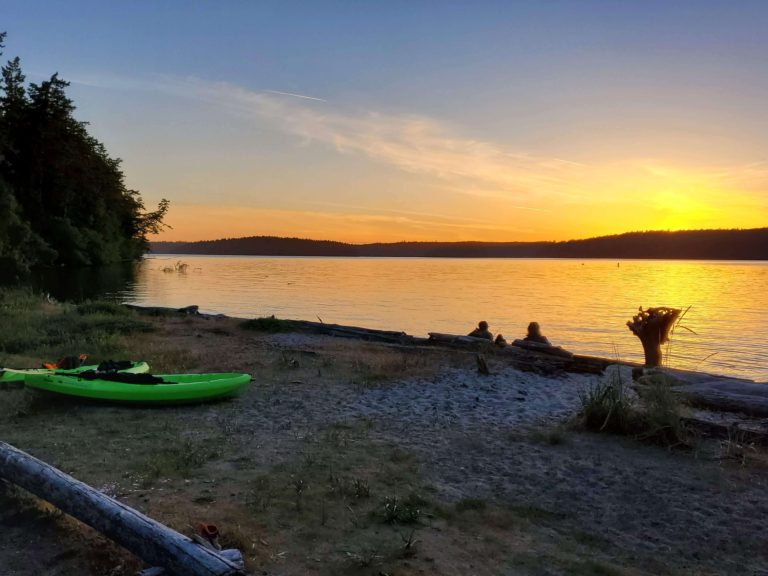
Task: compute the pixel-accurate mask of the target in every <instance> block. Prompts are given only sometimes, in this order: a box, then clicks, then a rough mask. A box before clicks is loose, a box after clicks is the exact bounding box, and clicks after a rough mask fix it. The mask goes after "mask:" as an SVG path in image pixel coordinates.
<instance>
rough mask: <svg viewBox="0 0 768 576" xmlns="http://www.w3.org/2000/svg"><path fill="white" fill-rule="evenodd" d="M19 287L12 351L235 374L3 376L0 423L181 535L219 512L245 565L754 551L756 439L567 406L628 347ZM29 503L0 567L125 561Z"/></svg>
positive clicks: (451, 563)
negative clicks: (67, 295)
mask: <svg viewBox="0 0 768 576" xmlns="http://www.w3.org/2000/svg"><path fill="white" fill-rule="evenodd" d="M22 298H24V300H23V301H21V302H16V303H13V304H14V305H13V306H8V307H7V308H4V311H6V312H8V311H11V310H12V311H16V312H9V313H8V315H7V316H6V318H7V323H9V324H10V326H7V330H9V331H10V332H6V333H4V332H3V331H2V330H0V338H6V340H4V341H3V342H6V343H14V345H15V346H16V347H17V348H18V351H17V352H15V353H14V354H13V355H11V356H9V355H8V353H7V352H6V353H4V354H5V356H6V360H8V359H11V360H13V362H14V363H16V364H19V363H21V362H27V363H28V365H33V363H34V362H37V361H40V360H44V359H50V358H51V357H53V355H54V354H58V353H59V352H62V353H63V352H64V351H67V350H68V351H70V353H71V352H72V351H73V350H74V351H77V352H79V351H83V352H86V351H87V352H90V353H91V354H92V355H93V357H94V359H102V358H109V357H112V358H122V357H131V358H138V357H141V358H143V359H146V360H148V361H149V362H150V364H151V365H152V366H153V369H154V370H155V371H156V372H159V373H179V372H223V371H241V372H248V373H250V374H252V375H253V377H254V380H253V384H252V385H251V386H250V387H249V388H247V389H246V390H245V391H244V392H243V393H242V394H241V395H240V396H238V397H236V398H232V399H230V400H226V401H223V402H218V403H213V404H201V405H189V406H168V407H155V408H151V407H141V406H123V405H113V404H103V403H89V402H80V401H78V400H76V399H68V398H66V397H58V396H55V397H52V396H49V395H45V394H38V393H34V392H32V391H29V390H24V389H5V390H1V391H0V416H2V417H0V437H1V438H3V440H4V441H7V442H9V443H10V444H12V445H15V446H17V447H19V448H20V449H22V450H25V451H27V452H29V453H31V454H33V455H35V456H37V457H39V458H40V459H42V460H44V461H47V462H50V463H52V464H56V465H58V467H59V468H61V469H62V470H64V471H66V472H68V473H70V474H72V475H73V476H74V477H76V478H78V479H80V480H82V481H85V482H87V483H88V484H90V485H92V486H94V487H96V488H98V489H99V490H101V491H102V492H105V493H107V494H110V495H112V496H114V497H117V498H118V499H119V500H121V501H123V502H125V503H126V504H127V505H129V506H131V507H134V508H136V509H138V510H140V511H141V512H143V513H145V514H147V515H149V516H151V517H153V518H155V519H157V520H158V521H160V522H163V523H164V524H166V525H169V526H170V527H172V528H174V529H177V530H179V531H181V532H182V533H185V534H188V533H189V531H190V529H189V526H190V524H191V525H196V523H198V522H208V523H213V524H216V525H217V526H218V527H219V529H220V531H221V533H222V544H223V545H224V546H225V547H233V548H238V549H240V550H243V551H244V552H245V553H246V554H245V556H246V565H247V568H248V569H249V570H251V571H252V572H255V573H259V574H261V573H267V574H269V575H280V576H298V575H303V574H310V575H316V576H331V575H334V576H335V575H338V574H348V575H351V576H375V575H376V574H379V573H388V574H400V575H402V576H419V575H420V574H433V575H441V576H464V575H466V574H477V575H481V576H491V575H495V574H509V575H513V576H540V575H542V574H547V575H551V576H560V575H562V576H566V575H567V576H570V575H573V574H582V575H585V576H586V575H587V574H611V575H612V576H649V575H650V574H654V575H657V574H660V575H669V576H680V575H681V574H690V573H697V574H699V573H700V574H743V573H760V571H765V570H768V557H766V556H764V555H763V552H762V550H763V546H764V538H762V524H763V518H764V517H765V514H766V513H768V493H766V491H765V470H766V469H768V460H766V463H765V464H762V463H761V462H762V460H755V458H757V457H762V456H761V454H762V453H761V452H759V451H756V452H753V451H752V449H751V448H741V449H740V448H739V446H742V444H739V443H738V441H737V440H736V439H727V438H726V439H723V440H720V439H709V438H702V440H701V442H700V444H699V445H697V447H696V448H695V450H685V449H667V448H662V447H658V446H655V445H651V444H648V443H645V442H641V441H640V440H639V439H637V438H634V437H627V436H615V435H608V434H596V433H590V432H585V431H584V430H582V429H581V428H580V427H578V426H576V425H574V421H575V419H576V417H577V414H578V413H579V411H580V409H581V406H582V396H583V394H585V393H588V391H589V390H590V389H592V388H593V387H594V386H595V385H596V384H597V383H600V382H603V381H605V379H609V378H611V377H613V374H614V373H615V372H617V371H618V372H620V373H621V374H622V376H623V377H626V378H631V375H630V372H631V367H629V366H622V367H618V368H616V367H614V368H610V369H609V370H608V371H607V373H606V374H605V375H603V376H599V375H596V374H589V373H570V372H565V371H556V372H554V373H541V372H537V371H535V370H520V369H518V368H516V367H515V363H516V362H518V361H519V359H517V358H515V355H513V354H509V355H507V354H496V353H485V358H486V360H487V364H488V367H489V368H490V375H483V374H480V373H478V370H477V365H476V361H475V359H476V354H477V351H475V350H473V349H465V348H457V347H447V346H435V345H402V344H395V343H388V342H373V341H365V340H360V339H356V338H354V339H353V338H338V337H334V336H330V335H328V334H317V333H311V332H307V331H305V332H296V331H274V332H269V331H263V330H253V329H249V328H247V327H244V326H243V324H244V323H246V322H248V321H247V320H245V319H235V318H232V317H227V316H224V315H202V314H183V313H179V312H178V311H177V309H170V310H171V312H170V313H169V312H168V310H167V309H166V310H165V311H162V310H160V309H154V310H153V309H151V308H150V309H145V310H143V312H144V313H142V311H140V310H136V309H134V310H130V309H127V308H126V307H124V306H122V305H118V304H109V303H103V302H102V303H88V304H81V305H79V306H76V305H69V304H56V303H49V302H46V301H44V300H42V299H39V298H38V299H35V298H34V297H27V296H23V297H22ZM0 305H3V302H2V301H0ZM152 312H154V313H155V315H152ZM14 314H15V316H14ZM14 322H17V323H15V324H14ZM37 325H39V326H41V327H42V328H41V330H44V329H45V327H48V326H55V327H56V329H57V330H58V329H59V328H60V329H61V330H62V331H64V332H62V334H61V337H62V339H61V341H60V343H58V344H56V343H54V341H53V340H50V339H49V341H48V342H47V343H46V344H44V345H41V344H40V341H39V339H38V338H37V336H36V334H37V333H36V332H25V330H27V331H29V330H33V329H34V327H35V326H37ZM278 327H279V326H278ZM326 327H327V326H326ZM67 330H68V332H67ZM40 334H41V335H47V334H49V333H48V332H45V331H43V332H40ZM50 334H53V335H54V336H56V335H58V334H59V332H58V331H54V332H52V333H50ZM388 334H391V333H388ZM395 334H397V333H395ZM30 335H31V336H33V337H34V338H32V339H29V340H27V341H25V342H28V343H27V344H25V343H24V342H23V341H22V340H21V338H23V337H28V336H30ZM46 337H48V338H52V336H50V335H49V336H46ZM0 343H2V342H0ZM57 346H58V347H57ZM529 355H530V353H529V352H525V356H526V357H528V356H529ZM743 446H746V444H743ZM739 450H742V451H743V454H742V452H739ZM753 454H754V456H753ZM40 507H41V504H40V503H39V502H37V501H33V502H30V503H27V501H26V500H24V499H23V498H20V497H19V495H18V494H16V493H14V492H13V491H11V492H8V491H4V490H0V523H4V525H6V527H7V532H6V534H5V538H4V539H3V540H2V541H0V565H2V566H3V567H4V569H5V570H6V571H8V574H9V576H32V575H33V574H40V573H46V571H49V570H50V569H51V566H55V567H56V569H57V570H59V573H61V574H62V575H67V576H69V574H72V575H74V574H77V575H78V576H97V575H99V574H104V573H110V574H113V575H114V576H129V575H132V574H133V573H134V572H135V569H137V568H139V567H140V566H139V565H138V563H137V561H136V559H135V558H133V557H131V556H130V555H128V554H126V553H125V552H124V551H121V550H119V549H117V548H116V547H114V546H111V545H110V544H109V543H108V542H107V541H105V540H104V539H103V538H102V537H101V536H98V535H96V534H94V533H93V532H92V531H89V530H88V529H85V528H84V527H83V526H82V525H78V524H75V523H74V522H72V521H70V520H68V519H67V518H62V517H57V516H56V515H53V514H48V515H44V516H41V515H40V512H39V510H40ZM11 520H12V521H11ZM408 542H410V543H411V544H410V545H409V544H408ZM414 542H415V544H414ZM30 550H34V554H32V553H30V552H29V551H30Z"/></svg>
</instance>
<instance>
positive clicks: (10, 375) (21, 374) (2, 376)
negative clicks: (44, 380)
mask: <svg viewBox="0 0 768 576" xmlns="http://www.w3.org/2000/svg"><path fill="white" fill-rule="evenodd" d="M97 368H98V366H97V365H95V364H94V365H93V366H79V367H78V368H72V369H71V370H60V369H58V368H29V369H19V370H17V369H15V368H0V383H3V382H23V381H24V380H25V378H26V377H27V376H32V375H35V374H36V375H40V374H53V373H57V374H77V373H78V372H85V371H87V370H96V369H97ZM120 372H127V373H129V374H146V373H147V372H149V364H147V363H146V362H133V363H132V365H131V366H129V367H128V368H121V369H120Z"/></svg>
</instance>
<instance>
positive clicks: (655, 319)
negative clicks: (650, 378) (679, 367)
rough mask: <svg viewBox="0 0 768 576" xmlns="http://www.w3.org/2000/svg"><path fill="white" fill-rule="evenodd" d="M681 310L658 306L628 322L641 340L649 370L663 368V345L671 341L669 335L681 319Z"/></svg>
mask: <svg viewBox="0 0 768 576" xmlns="http://www.w3.org/2000/svg"><path fill="white" fill-rule="evenodd" d="M681 313H682V310H681V309H680V308H669V307H667V306H658V307H656V308H647V309H646V310H643V307H642V306H640V309H639V312H638V313H637V314H635V315H634V316H633V317H632V320H629V321H627V326H628V327H629V329H630V331H631V332H632V333H633V334H634V335H635V336H637V337H638V338H639V339H640V343H641V344H642V345H643V352H644V353H645V365H646V367H648V368H656V367H658V366H661V360H662V356H661V345H662V344H665V343H666V342H668V341H669V333H670V331H671V330H672V328H673V327H674V326H675V322H677V319H678V318H679V317H680V314H681Z"/></svg>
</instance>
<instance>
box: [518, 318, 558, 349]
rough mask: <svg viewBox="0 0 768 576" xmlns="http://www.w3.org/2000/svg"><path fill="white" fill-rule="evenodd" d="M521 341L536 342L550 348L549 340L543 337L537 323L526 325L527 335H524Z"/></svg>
mask: <svg viewBox="0 0 768 576" xmlns="http://www.w3.org/2000/svg"><path fill="white" fill-rule="evenodd" d="M523 340H526V341H528V342H536V343H538V344H546V345H547V346H552V344H551V343H550V341H549V339H548V338H547V337H546V336H544V334H542V333H541V327H540V326H539V323H538V322H531V323H530V324H528V334H526V336H525V338H523Z"/></svg>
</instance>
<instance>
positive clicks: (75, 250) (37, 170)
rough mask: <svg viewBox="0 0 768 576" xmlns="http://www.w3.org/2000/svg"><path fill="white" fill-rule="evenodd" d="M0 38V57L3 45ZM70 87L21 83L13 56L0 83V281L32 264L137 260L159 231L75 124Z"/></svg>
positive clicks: (157, 221)
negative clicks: (151, 238)
mask: <svg viewBox="0 0 768 576" xmlns="http://www.w3.org/2000/svg"><path fill="white" fill-rule="evenodd" d="M5 36H6V34H5V33H0V55H2V54H3V48H4V47H5V46H4V44H3V41H4V40H5ZM67 86H69V83H68V82H66V81H64V80H62V79H61V78H59V76H58V74H53V75H52V76H51V77H50V78H49V79H48V80H45V81H43V82H40V83H39V84H35V83H29V84H28V83H27V82H26V78H25V76H24V73H23V72H22V69H21V63H20V60H19V58H18V57H16V58H13V59H11V60H9V61H8V62H7V63H6V64H5V65H4V66H3V67H2V78H1V79H0V278H6V279H7V278H8V277H9V276H10V277H16V276H18V275H20V274H23V273H24V272H26V271H28V270H29V269H30V268H32V267H35V266H46V265H47V266H92V265H100V264H109V263H114V262H119V261H127V260H136V259H139V258H141V256H142V255H143V254H144V253H145V252H146V251H147V250H148V249H149V241H148V239H147V236H148V235H149V234H154V233H157V232H158V231H160V230H161V229H162V227H163V226H164V225H163V217H164V216H165V214H166V212H167V210H168V201H167V200H162V201H161V202H160V204H159V206H158V208H157V209H156V210H154V211H147V210H146V209H145V206H144V202H143V201H142V198H141V196H140V195H139V193H138V192H137V191H136V190H129V189H128V188H127V187H126V185H125V181H124V175H123V172H122V170H121V168H120V159H118V158H112V157H110V155H109V154H108V153H107V150H106V148H105V147H104V145H103V144H102V143H101V142H99V141H98V140H96V139H95V138H94V137H93V136H91V135H90V134H88V131H87V123H85V122H80V121H78V120H76V119H75V117H74V115H73V114H74V111H75V106H74V103H73V102H72V100H70V99H69V98H68V97H67V95H66V88H67Z"/></svg>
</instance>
